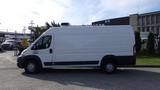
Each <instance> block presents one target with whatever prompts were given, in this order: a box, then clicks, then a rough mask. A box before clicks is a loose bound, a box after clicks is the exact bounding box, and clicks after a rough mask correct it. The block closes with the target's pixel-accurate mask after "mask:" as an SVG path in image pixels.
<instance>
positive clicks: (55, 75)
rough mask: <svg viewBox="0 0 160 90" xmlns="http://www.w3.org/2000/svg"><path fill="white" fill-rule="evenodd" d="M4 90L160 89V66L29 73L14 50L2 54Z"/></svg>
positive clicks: (0, 79) (1, 86) (1, 83)
mask: <svg viewBox="0 0 160 90" xmlns="http://www.w3.org/2000/svg"><path fill="white" fill-rule="evenodd" d="M0 90H160V68H120V69H119V70H118V71H117V72H116V73H115V74H111V75H108V74H106V73H103V72H101V71H99V70H96V69H52V70H45V71H43V72H42V73H40V74H36V75H29V74H25V73H24V71H23V70H22V69H19V68H17V67H16V57H15V56H13V52H12V51H9V52H4V53H0Z"/></svg>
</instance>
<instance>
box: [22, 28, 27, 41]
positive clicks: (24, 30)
mask: <svg viewBox="0 0 160 90" xmlns="http://www.w3.org/2000/svg"><path fill="white" fill-rule="evenodd" d="M22 32H23V37H24V38H25V33H26V27H25V26H23V30H22Z"/></svg>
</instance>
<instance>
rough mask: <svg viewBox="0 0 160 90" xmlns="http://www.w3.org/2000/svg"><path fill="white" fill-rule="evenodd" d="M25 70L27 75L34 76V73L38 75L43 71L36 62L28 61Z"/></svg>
mask: <svg viewBox="0 0 160 90" xmlns="http://www.w3.org/2000/svg"><path fill="white" fill-rule="evenodd" d="M24 70H25V72H26V73H29V74H33V73H38V72H39V71H40V70H41V67H40V65H38V63H36V62H34V61H28V62H27V63H26V64H25V67H24Z"/></svg>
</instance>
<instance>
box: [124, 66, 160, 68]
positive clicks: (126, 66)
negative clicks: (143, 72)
mask: <svg viewBox="0 0 160 90" xmlns="http://www.w3.org/2000/svg"><path fill="white" fill-rule="evenodd" d="M122 67H134V68H146V67H149V68H160V65H133V66H122Z"/></svg>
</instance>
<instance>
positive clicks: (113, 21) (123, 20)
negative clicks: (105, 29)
mask: <svg viewBox="0 0 160 90" xmlns="http://www.w3.org/2000/svg"><path fill="white" fill-rule="evenodd" d="M92 25H97V26H99V25H129V17H120V18H113V19H107V20H101V21H96V22H92Z"/></svg>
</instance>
